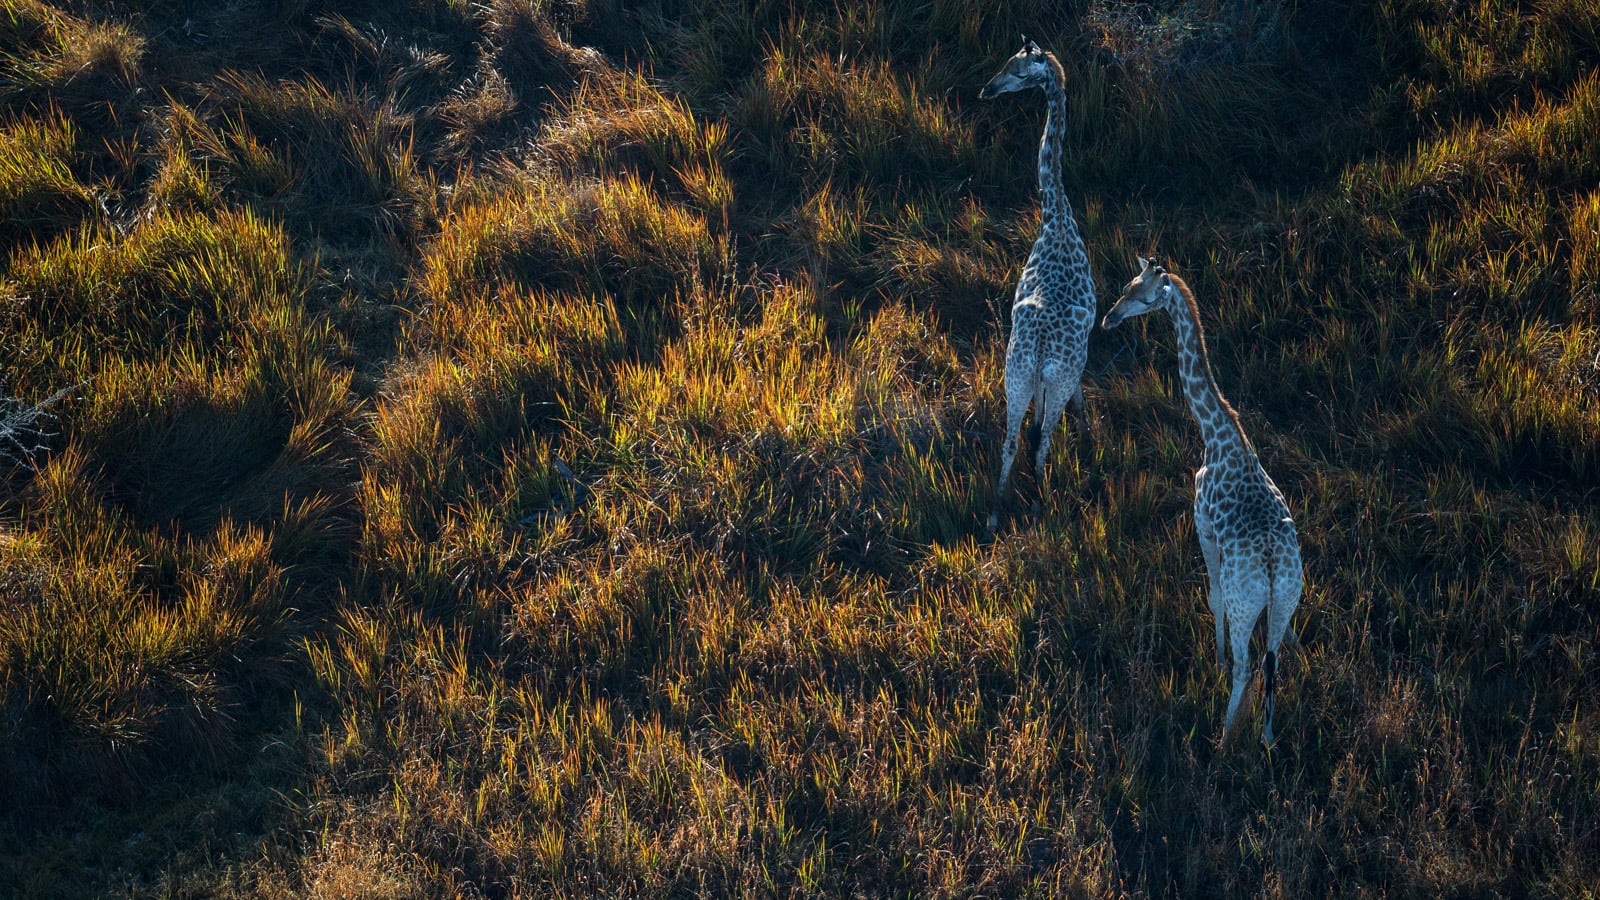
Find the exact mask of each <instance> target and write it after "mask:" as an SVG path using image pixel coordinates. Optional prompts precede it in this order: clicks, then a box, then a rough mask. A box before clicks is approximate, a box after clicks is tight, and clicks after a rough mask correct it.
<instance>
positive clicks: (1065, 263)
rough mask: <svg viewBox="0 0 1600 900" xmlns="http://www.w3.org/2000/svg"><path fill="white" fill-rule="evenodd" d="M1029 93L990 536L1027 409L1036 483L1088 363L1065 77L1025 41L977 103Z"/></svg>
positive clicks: (1086, 287) (1084, 273) (1083, 262)
mask: <svg viewBox="0 0 1600 900" xmlns="http://www.w3.org/2000/svg"><path fill="white" fill-rule="evenodd" d="M1028 88H1039V89H1041V90H1043V91H1044V96H1045V102H1046V104H1047V106H1048V111H1047V114H1046V116H1045V122H1044V138H1043V140H1041V141H1040V142H1039V207H1040V223H1039V225H1040V227H1039V237H1038V239H1037V240H1035V241H1034V242H1033V252H1032V253H1030V254H1028V262H1027V265H1025V266H1023V267H1022V277H1021V278H1020V279H1018V281H1017V293H1016V299H1015V300H1013V301H1012V305H1011V341H1010V343H1009V344H1007V345H1006V376H1005V377H1006V441H1005V448H1004V450H1003V451H1002V454H1001V458H1000V484H999V487H998V488H997V489H996V490H995V500H994V509H993V511H991V512H990V513H989V531H990V532H991V533H993V532H994V530H995V528H997V527H998V526H999V524H1000V508H1001V506H1002V504H1004V502H1005V498H1006V488H1007V486H1008V485H1009V484H1010V481H1011V467H1012V464H1013V463H1014V462H1015V461H1016V457H1017V437H1018V435H1019V434H1020V433H1021V431H1022V420H1023V418H1024V417H1026V416H1027V414H1028V406H1029V404H1030V403H1031V404H1032V405H1033V417H1034V422H1033V427H1034V429H1035V432H1036V434H1037V435H1038V437H1037V441H1038V450H1037V452H1036V455H1035V458H1034V468H1035V469H1036V470H1037V471H1038V472H1039V473H1040V474H1041V476H1042V474H1043V472H1044V461H1045V459H1046V458H1047V457H1048V456H1049V455H1050V436H1051V434H1052V433H1053V432H1054V431H1055V429H1056V425H1057V424H1058V423H1059V422H1060V421H1061V414H1062V413H1063V412H1064V411H1065V410H1066V407H1067V402H1068V401H1069V400H1070V401H1072V404H1073V406H1074V408H1075V409H1076V410H1077V412H1078V413H1079V414H1080V415H1081V414H1082V412H1083V387H1082V379H1083V363H1084V360H1085V359H1086V358H1087V357H1088V348H1089V332H1090V331H1091V330H1093V329H1094V313H1095V298H1094V278H1093V277H1091V276H1090V274H1089V256H1088V254H1087V253H1085V252H1084V249H1083V240H1082V238H1080V237H1079V236H1078V225H1077V223H1076V222H1075V221H1073V218H1072V204H1071V203H1069V202H1067V194H1066V191H1065V190H1064V189H1063V188H1062V185H1061V171H1060V169H1061V153H1062V143H1063V141H1064V137H1065V134H1066V127H1067V91H1066V75H1065V73H1063V72H1062V70H1061V63H1059V62H1057V61H1056V58H1055V56H1053V55H1051V54H1050V53H1047V52H1045V51H1043V50H1040V49H1039V47H1038V45H1037V44H1035V43H1034V42H1032V41H1025V42H1024V43H1023V46H1022V49H1021V50H1020V51H1018V52H1017V54H1016V55H1015V56H1013V57H1011V58H1010V59H1009V60H1007V61H1006V64H1005V66H1003V67H1002V68H1001V69H1000V72H999V73H998V74H997V75H995V76H994V78H992V79H990V81H989V83H988V84H986V85H984V86H983V90H982V91H979V92H978V96H979V97H980V98H981V99H984V100H990V99H993V98H995V97H998V96H1000V95H1001V94H1008V93H1011V92H1012V91H1021V90H1026V89H1028Z"/></svg>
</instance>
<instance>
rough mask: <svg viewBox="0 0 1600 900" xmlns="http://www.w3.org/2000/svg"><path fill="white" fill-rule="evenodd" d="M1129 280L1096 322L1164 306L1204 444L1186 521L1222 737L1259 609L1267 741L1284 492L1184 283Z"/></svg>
mask: <svg viewBox="0 0 1600 900" xmlns="http://www.w3.org/2000/svg"><path fill="white" fill-rule="evenodd" d="M1140 262H1141V264H1142V266H1141V270H1140V272H1139V275H1138V277H1136V278H1135V279H1134V280H1133V281H1132V282H1130V283H1129V284H1128V287H1127V288H1126V289H1125V290H1124V291H1123V295H1122V298H1121V299H1120V300H1118V301H1117V305H1116V306H1114V307H1112V309H1111V311H1110V312H1108V313H1106V317H1105V322H1104V325H1105V327H1106V328H1114V327H1116V326H1117V325H1118V324H1119V323H1121V322H1122V321H1123V320H1124V319H1127V318H1130V317H1132V316H1137V315H1142V314H1144V313H1146V312H1149V311H1151V310H1153V309H1163V310H1166V312H1167V313H1168V314H1169V316H1170V317H1171V319H1172V323H1173V326H1174V328H1175V329H1176V331H1177V336H1178V370H1179V374H1180V376H1181V379H1182V382H1183V393H1184V396H1185V397H1187V398H1188V400H1189V409H1190V410H1191V411H1193V413H1194V418H1195V421H1196V422H1198V423H1199V424H1200V433H1201V435H1202V437H1203V438H1204V440H1205V464H1204V465H1203V466H1201V467H1200V470H1199V471H1197V472H1195V475H1194V525H1195V531H1196V533H1197V534H1198V535H1199V537H1200V549H1201V550H1202V551H1203V552H1204V554H1205V559H1206V575H1207V577H1208V579H1209V581H1210V603H1211V615H1212V617H1213V618H1214V619H1215V620H1216V628H1217V661H1218V663H1219V664H1220V665H1221V666H1222V668H1223V671H1224V672H1226V671H1228V668H1229V659H1228V656H1227V655H1226V653H1225V651H1224V647H1225V646H1228V647H1231V649H1232V656H1233V658H1232V669H1233V690H1232V694H1231V695H1230V697H1229V699H1228V715H1227V719H1226V720H1225V721H1224V723H1223V739H1224V741H1226V740H1227V736H1228V735H1229V733H1230V732H1231V731H1232V728H1233V723H1234V717H1235V716H1236V715H1237V714H1238V712H1239V702H1240V700H1241V699H1243V697H1244V692H1245V687H1246V685H1247V684H1248V682H1249V680H1250V655H1249V654H1250V634H1251V632H1252V631H1254V630H1255V624H1256V620H1257V619H1259V618H1260V617H1261V614H1262V612H1263V611H1265V612H1266V614H1267V647H1266V654H1265V655H1264V656H1263V658H1262V673H1263V676H1264V679H1263V681H1264V684H1263V691H1264V693H1265V695H1266V723H1265V727H1264V729H1263V731H1262V739H1263V741H1265V742H1266V743H1267V744H1268V745H1271V744H1272V711H1273V706H1272V690H1273V680H1274V677H1275V670H1276V664H1277V651H1278V647H1279V645H1280V644H1281V643H1282V641H1283V637H1284V634H1285V632H1286V631H1288V628H1289V620H1290V619H1291V618H1292V617H1293V616H1294V611H1295V608H1296V607H1297V606H1299V604H1300V591H1301V586H1302V584H1301V567H1300V540H1299V537H1298V536H1297V535H1296V533H1295V528H1294V520H1293V519H1292V518H1291V517H1290V515H1289V506H1288V504H1287V503H1285V502H1284V499H1283V493H1282V492H1281V491H1279V490H1278V486H1277V485H1276V484H1273V483H1272V478H1271V477H1270V476H1268V475H1267V472H1266V470H1265V469H1263V468H1262V467H1261V460H1260V459H1259V458H1258V457H1257V456H1256V452H1255V448H1254V447H1252V446H1251V445H1250V440H1249V438H1247V437H1245V434H1244V430H1243V429H1242V428H1241V427H1240V425H1239V417H1238V415H1237V414H1236V413H1235V412H1234V410H1233V407H1231V406H1229V405H1228V401H1227V400H1226V399H1224V398H1223V396H1222V392H1221V391H1219V390H1218V389H1217V383H1216V380H1215V379H1214V378H1213V377H1212V375H1211V364H1210V362H1209V360H1208V359H1207V356H1206V343H1205V336H1204V333H1203V330H1202V328H1201V325H1200V312H1199V309H1198V307H1197V306H1196V305H1195V302H1194V294H1193V293H1192V292H1191V291H1190V290H1189V286H1188V285H1187V284H1185V283H1184V281H1183V279H1181V278H1179V277H1178V276H1176V275H1173V274H1170V273H1168V272H1166V271H1164V270H1163V269H1162V268H1161V267H1160V266H1157V265H1153V264H1151V263H1150V262H1149V261H1147V260H1141V261H1140Z"/></svg>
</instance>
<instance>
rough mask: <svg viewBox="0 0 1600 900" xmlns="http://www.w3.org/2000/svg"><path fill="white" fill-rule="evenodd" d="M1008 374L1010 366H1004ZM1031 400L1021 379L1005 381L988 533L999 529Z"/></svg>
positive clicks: (1031, 392) (1030, 387)
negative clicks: (1001, 434) (1003, 433)
mask: <svg viewBox="0 0 1600 900" xmlns="http://www.w3.org/2000/svg"><path fill="white" fill-rule="evenodd" d="M1006 369H1007V371H1008V372H1010V371H1011V365H1010V364H1009V363H1008V364H1007V366H1006ZM1032 400H1033V390H1032V386H1031V385H1028V384H1024V383H1022V380H1021V379H1011V378H1008V379H1007V381H1006V442H1005V446H1004V447H1003V448H1002V449H1001V451H1000V482H999V484H998V485H996V486H995V491H994V508H993V509H992V510H991V511H990V512H989V533H990V534H994V532H995V529H997V528H999V527H1000V509H1001V507H1002V506H1004V505H1005V502H1006V489H1007V488H1008V487H1010V486H1011V469H1012V466H1013V465H1014V464H1015V463H1016V461H1017V438H1018V436H1019V434H1020V433H1021V431H1022V420H1023V418H1024V417H1025V416H1026V415H1027V414H1028V404H1029V403H1030V402H1031V401H1032Z"/></svg>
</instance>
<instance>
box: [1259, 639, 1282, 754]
mask: <svg viewBox="0 0 1600 900" xmlns="http://www.w3.org/2000/svg"><path fill="white" fill-rule="evenodd" d="M1277 672H1278V654H1276V653H1274V652H1272V651H1271V650H1268V651H1267V652H1266V655H1265V656H1263V657H1262V658H1261V684H1262V688H1261V692H1262V694H1264V695H1265V697H1266V703H1265V705H1266V710H1267V718H1266V723H1265V724H1264V725H1262V726H1261V743H1263V744H1266V745H1267V747H1268V749H1270V748H1271V747H1272V689H1273V687H1274V686H1275V685H1274V682H1275V681H1276V680H1277Z"/></svg>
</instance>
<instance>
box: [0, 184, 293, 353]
mask: <svg viewBox="0 0 1600 900" xmlns="http://www.w3.org/2000/svg"><path fill="white" fill-rule="evenodd" d="M303 278H304V273H303V271H302V270H301V269H300V268H299V266H298V265H297V263H296V262H295V261H294V260H293V259H292V258H291V256H290V253H289V250H288V247H287V245H286V240H285V237H284V235H283V232H282V230H281V229H280V228H278V227H277V226H276V225H274V224H273V223H271V222H268V221H265V220H263V219H261V218H259V217H258V216H256V215H255V214H253V213H251V212H249V211H242V212H235V211H223V212H220V213H217V214H215V215H197V214H194V213H183V212H179V213H175V214H172V215H165V216H159V217H156V218H153V219H151V220H150V221H147V222H143V223H141V224H140V225H139V226H138V227H136V228H135V229H134V230H133V231H132V232H131V233H128V234H126V235H121V234H119V233H117V232H116V231H115V230H113V229H111V228H109V227H107V226H105V225H87V226H84V227H82V228H80V229H79V230H78V231H76V232H73V233H70V234H67V235H65V236H63V237H61V238H60V239H58V240H57V241H54V242H51V243H48V244H43V245H35V246H31V247H23V248H21V249H19V250H18V251H17V252H16V253H15V255H14V256H13V257H12V260H11V266H10V271H9V273H8V278H7V280H6V285H5V290H6V293H7V294H8V295H9V296H8V298H7V304H6V308H5V315H6V318H7V320H8V324H9V325H10V327H11V328H13V329H15V331H13V334H15V335H16V336H17V339H18V340H20V341H21V342H22V343H23V345H24V346H31V347H33V348H34V352H35V353H38V352H40V351H42V350H44V349H45V348H47V347H48V348H50V358H51V362H52V365H53V367H54V368H55V369H56V371H57V372H59V373H62V374H65V375H67V376H68V377H71V378H79V379H81V378H83V377H86V376H91V375H94V374H97V373H98V372H99V371H100V370H102V369H103V368H105V367H109V366H114V365H117V364H118V361H132V360H139V359H151V358H159V357H162V356H166V355H167V354H169V353H171V352H172V351H173V350H176V349H178V348H181V347H185V346H187V347H195V346H200V345H205V344H210V343H213V342H218V341H223V342H227V343H232V344H233V345H234V346H235V347H239V346H240V345H241V344H246V343H248V342H249V340H250V336H251V335H252V334H256V335H259V334H260V333H261V332H262V331H269V330H271V327H272V324H273V323H274V321H275V317H281V316H282V315H283V314H284V312H285V310H286V309H287V310H290V311H292V310H293V309H294V307H295V305H296V304H297V302H298V298H299V296H300V295H301V293H302V292H303V291H304V281H303V280H302V279H303Z"/></svg>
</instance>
